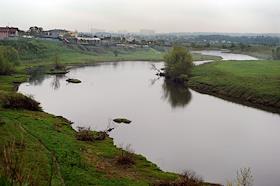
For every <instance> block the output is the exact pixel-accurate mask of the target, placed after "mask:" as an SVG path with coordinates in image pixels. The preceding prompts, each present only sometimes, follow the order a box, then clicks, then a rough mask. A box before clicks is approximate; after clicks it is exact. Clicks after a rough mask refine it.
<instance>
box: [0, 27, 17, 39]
mask: <svg viewBox="0 0 280 186" xmlns="http://www.w3.org/2000/svg"><path fill="white" fill-rule="evenodd" d="M18 33H19V29H18V28H14V27H0V39H5V38H8V37H17V36H18Z"/></svg>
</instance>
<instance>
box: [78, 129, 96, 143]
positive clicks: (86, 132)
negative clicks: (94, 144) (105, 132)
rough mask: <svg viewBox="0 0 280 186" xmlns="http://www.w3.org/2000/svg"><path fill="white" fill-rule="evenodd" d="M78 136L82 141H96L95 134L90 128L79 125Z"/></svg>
mask: <svg viewBox="0 0 280 186" xmlns="http://www.w3.org/2000/svg"><path fill="white" fill-rule="evenodd" d="M76 138H77V140H80V141H94V134H93V132H92V131H91V130H90V128H84V127H78V132H77V133H76Z"/></svg>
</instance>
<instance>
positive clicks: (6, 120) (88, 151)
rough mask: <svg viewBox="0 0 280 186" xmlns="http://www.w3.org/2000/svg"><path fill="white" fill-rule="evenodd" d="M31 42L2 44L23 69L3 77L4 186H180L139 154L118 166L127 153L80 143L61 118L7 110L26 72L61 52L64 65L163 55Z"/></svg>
mask: <svg viewBox="0 0 280 186" xmlns="http://www.w3.org/2000/svg"><path fill="white" fill-rule="evenodd" d="M24 42H25V41H24ZM30 42H31V43H24V44H23V43H16V44H15V43H6V44H5V43H4V44H5V45H8V46H13V47H15V48H16V49H17V50H18V51H19V55H20V58H21V62H22V64H21V65H20V66H17V67H16V73H14V74H13V75H9V76H0V185H10V182H11V180H17V183H19V181H21V182H20V183H26V184H27V185H120V186H121V185H152V184H157V183H170V182H173V181H176V182H177V183H180V182H182V178H181V177H180V176H179V175H177V174H173V173H166V172H163V171H161V170H160V169H159V168H158V167H157V166H156V165H154V164H153V163H151V162H149V161H148V160H146V159H145V158H144V157H143V156H141V155H136V154H133V153H130V156H132V159H133V161H134V164H132V165H131V166H124V165H120V164H119V163H117V161H118V157H120V156H123V154H124V151H123V150H121V149H119V148H117V147H116V146H114V144H113V140H112V139H110V138H109V137H106V138H105V140H101V141H92V142H84V141H79V140H77V138H76V134H77V132H76V131H74V130H73V129H72V128H71V124H70V123H69V121H67V120H66V119H64V118H62V117H57V116H53V115H51V114H47V113H44V112H39V111H28V110H23V109H20V110H14V109H7V108H4V107H3V103H4V101H5V99H6V97H7V95H13V94H14V93H15V91H16V87H17V86H18V85H19V84H20V83H21V82H24V81H26V80H27V79H28V77H29V75H28V74H27V71H26V69H29V68H31V67H35V66H49V65H51V64H53V57H54V55H56V54H57V53H58V54H59V56H60V62H61V63H63V64H66V65H72V64H78V65H79V64H89V63H94V62H97V61H111V60H112V61H121V60H153V61H154V60H155V61H156V60H157V59H158V60H161V59H162V55H163V53H159V52H158V51H155V50H154V49H151V48H150V49H139V50H138V49H137V50H130V49H123V50H122V52H121V54H120V53H119V54H118V56H115V55H113V51H110V50H111V49H110V50H109V49H106V50H105V51H94V50H95V49H92V50H93V51H84V49H76V48H72V47H73V46H64V45H63V44H62V43H56V42H49V41H36V40H32V41H30ZM2 44H3V43H2ZM27 46H28V47H27ZM198 57H199V58H201V57H202V56H198ZM186 168H187V167H186ZM201 185H209V184H204V183H203V184H201Z"/></svg>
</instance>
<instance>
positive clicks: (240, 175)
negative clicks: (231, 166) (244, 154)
mask: <svg viewBox="0 0 280 186" xmlns="http://www.w3.org/2000/svg"><path fill="white" fill-rule="evenodd" d="M236 180H237V185H239V186H252V185H253V182H254V179H253V175H252V172H251V169H250V168H243V169H240V170H239V171H237V174H236Z"/></svg>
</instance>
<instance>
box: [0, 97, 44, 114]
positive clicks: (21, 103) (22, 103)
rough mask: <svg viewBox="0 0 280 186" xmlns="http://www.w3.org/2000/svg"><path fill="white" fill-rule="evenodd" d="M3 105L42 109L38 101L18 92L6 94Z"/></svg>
mask: <svg viewBox="0 0 280 186" xmlns="http://www.w3.org/2000/svg"><path fill="white" fill-rule="evenodd" d="M3 106H4V107H5V108H13V109H26V110H32V111H42V108H41V107H40V103H39V102H37V101H35V100H34V99H32V97H28V96H25V95H22V94H19V93H14V94H11V95H7V96H6V97H5V98H4V100H3Z"/></svg>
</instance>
